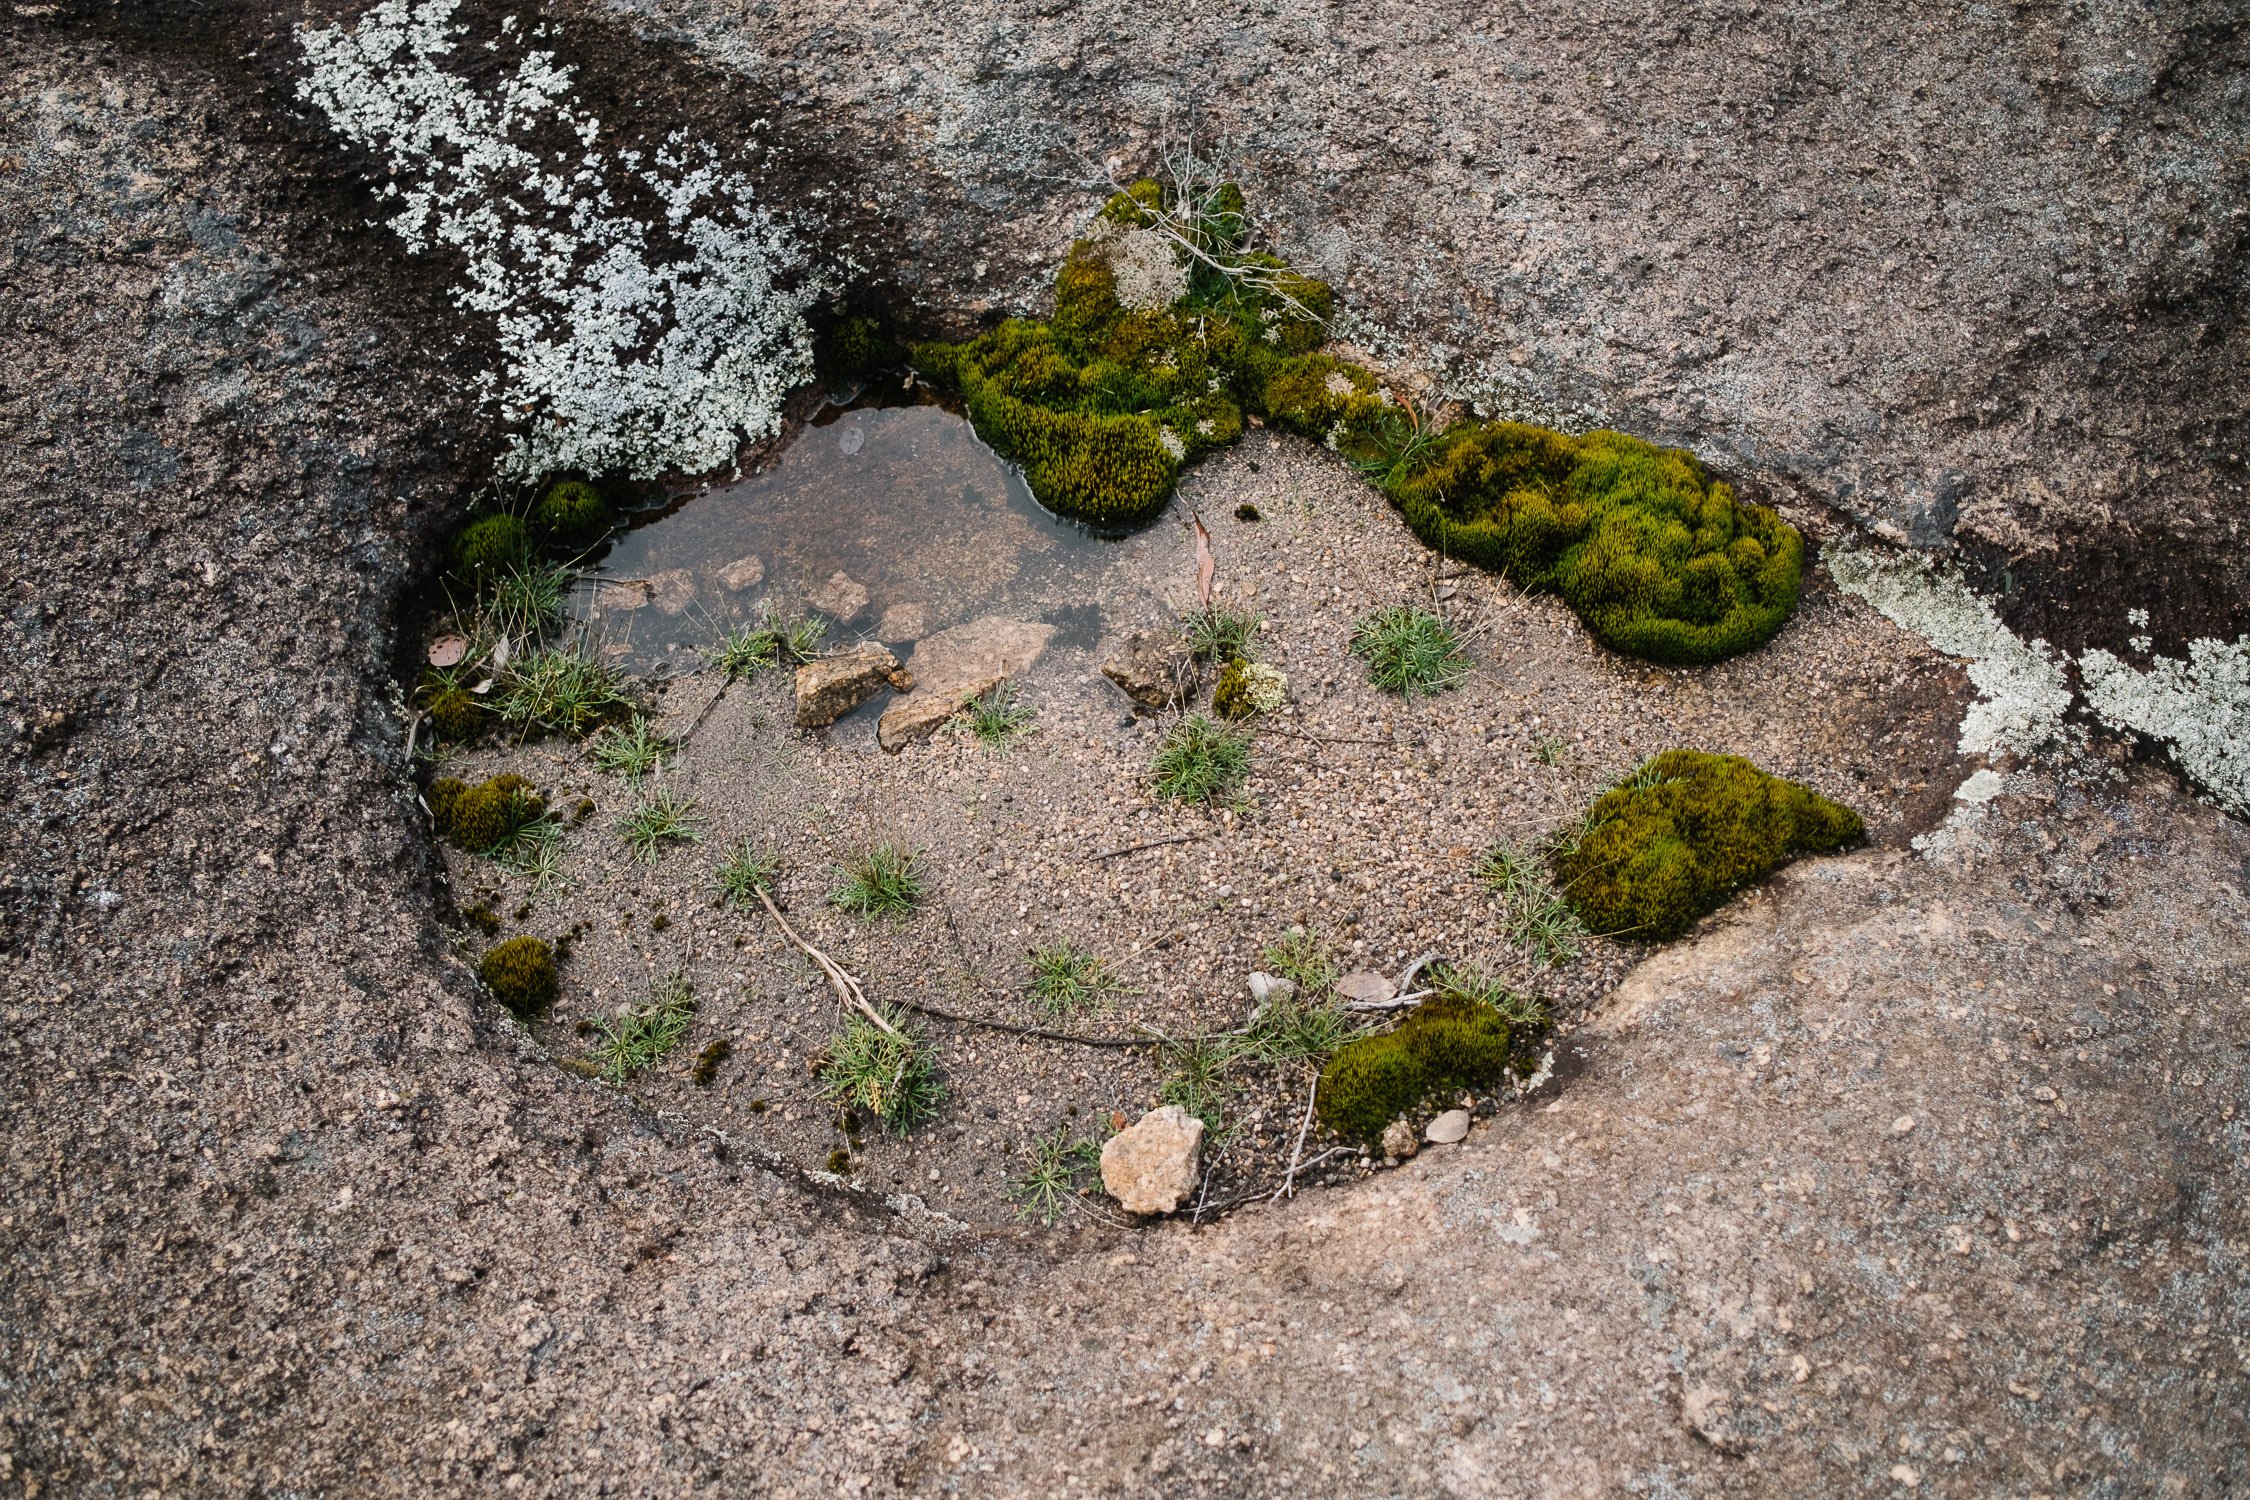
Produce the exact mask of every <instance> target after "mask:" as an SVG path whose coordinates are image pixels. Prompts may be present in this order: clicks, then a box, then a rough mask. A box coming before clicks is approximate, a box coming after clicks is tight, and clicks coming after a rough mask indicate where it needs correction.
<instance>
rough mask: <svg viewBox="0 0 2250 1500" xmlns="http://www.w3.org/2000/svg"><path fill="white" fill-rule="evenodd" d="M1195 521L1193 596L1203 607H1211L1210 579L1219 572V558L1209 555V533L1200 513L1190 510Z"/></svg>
mask: <svg viewBox="0 0 2250 1500" xmlns="http://www.w3.org/2000/svg"><path fill="white" fill-rule="evenodd" d="M1189 519H1190V520H1192V521H1194V522H1195V597H1196V602H1197V603H1198V604H1200V605H1201V606H1202V607H1203V608H1205V609H1209V608H1210V607H1211V580H1212V579H1213V578H1216V577H1217V576H1218V573H1219V560H1218V559H1217V558H1216V557H1213V556H1212V555H1211V533H1210V532H1209V531H1208V530H1207V529H1206V528H1205V527H1204V525H1203V517H1202V515H1201V514H1200V513H1197V512H1190V513H1189Z"/></svg>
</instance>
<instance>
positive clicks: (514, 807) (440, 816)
mask: <svg viewBox="0 0 2250 1500" xmlns="http://www.w3.org/2000/svg"><path fill="white" fill-rule="evenodd" d="M425 800H426V801H427V802H428V803H429V804H430V816H431V818H432V819H433V820H434V821H435V823H436V824H437V831H438V832H439V833H440V834H442V835H443V836H444V837H446V838H447V839H450V840H451V841H452V842H453V843H454V844H455V845H456V846H457V847H459V848H461V849H465V850H467V851H468V852H469V853H471V854H490V853H492V852H493V851H494V850H496V849H500V848H503V847H505V846H506V845H507V844H508V843H509V842H510V841H511V840H513V839H514V838H515V837H516V836H517V835H518V834H520V833H522V832H523V831H524V830H525V829H526V828H528V827H530V826H531V825H532V824H534V823H536V822H538V821H539V820H540V819H542V818H544V817H546V816H547V802H546V799H545V798H543V797H541V796H540V795H539V792H538V789H537V788H535V787H534V786H532V784H531V783H530V782H529V781H527V780H526V779H525V778H523V777H521V776H518V775H516V774H515V773H513V772H507V773H504V774H502V775H499V776H495V777H493V778H491V779H490V780H489V781H483V782H479V783H478V784H477V785H475V786H470V785H469V784H468V783H466V782H463V781H460V780H457V779H455V778H453V777H450V776H449V777H441V778H440V779H438V780H437V781H434V782H432V783H431V784H430V789H429V792H428V794H427V796H426V798H425Z"/></svg>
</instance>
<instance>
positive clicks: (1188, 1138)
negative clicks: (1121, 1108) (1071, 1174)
mask: <svg viewBox="0 0 2250 1500" xmlns="http://www.w3.org/2000/svg"><path fill="white" fill-rule="evenodd" d="M1202 1177H1203V1122H1202V1121H1201V1120H1198V1119H1197V1118H1196V1117H1195V1116H1193V1115H1191V1114H1189V1113H1188V1112H1187V1111H1186V1110H1184V1109H1182V1108H1180V1107H1179V1106H1178V1105H1177V1104H1167V1105H1164V1106H1163V1107H1162V1108H1159V1109H1152V1110H1150V1111H1149V1112H1148V1113H1147V1114H1145V1115H1143V1116H1141V1118H1140V1123H1138V1124H1136V1125H1134V1126H1133V1127H1132V1128H1131V1129H1129V1130H1120V1131H1119V1132H1118V1133H1117V1134H1115V1135H1113V1136H1111V1137H1110V1138H1109V1140H1108V1142H1107V1143H1106V1144H1105V1145H1104V1146H1103V1147H1102V1186H1103V1187H1104V1188H1106V1189H1108V1191H1109V1194H1110V1196H1111V1197H1113V1198H1115V1199H1116V1200H1117V1201H1118V1202H1119V1203H1120V1204H1122V1205H1123V1206H1124V1208H1125V1211H1126V1212H1127V1213H1133V1214H1168V1213H1171V1212H1173V1211H1174V1210H1175V1209H1177V1208H1178V1207H1179V1206H1180V1205H1181V1204H1182V1203H1185V1202H1186V1201H1187V1200H1188V1197H1189V1195H1190V1194H1192V1193H1194V1191H1195V1185H1196V1183H1197V1182H1199V1181H1201V1180H1202Z"/></svg>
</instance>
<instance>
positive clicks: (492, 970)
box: [477, 937, 560, 1021]
mask: <svg viewBox="0 0 2250 1500" xmlns="http://www.w3.org/2000/svg"><path fill="white" fill-rule="evenodd" d="M477 977H478V978H480V979H482V980H483V981H484V987H485V988H486V989H488V990H490V991H491V992H492V998H493V999H495V1000H497V1001H499V1002H500V1003H501V1004H502V1005H504V1006H506V1007H507V1008H508V1011H509V1012H510V1014H512V1015H514V1016H515V1017H516V1018H517V1019H518V1020H524V1021H528V1020H530V1019H531V1018H532V1017H534V1016H537V1015H539V1014H540V1013H541V1012H543V1011H544V1010H546V1008H547V1007H548V1006H550V1005H552V1004H554V1003H555V994H556V992H557V990H558V989H559V988H560V984H559V982H558V981H557V979H556V977H555V950H554V949H552V948H550V947H548V946H547V945H546V944H545V943H544V942H542V941H540V940H539V939H538V938H535V937H515V938H510V939H508V940H507V941H506V942H504V943H495V944H493V945H492V946H491V947H490V948H487V949H486V950H485V952H484V957H483V959H482V960H480V961H479V962H478V964H477Z"/></svg>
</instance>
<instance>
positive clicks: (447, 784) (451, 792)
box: [422, 776, 469, 834]
mask: <svg viewBox="0 0 2250 1500" xmlns="http://www.w3.org/2000/svg"><path fill="white" fill-rule="evenodd" d="M468 789H469V784H468V783H467V782H466V781H463V780H462V779H461V778H460V777H458V776H440V777H439V778H438V779H437V780H435V781H433V782H431V783H430V789H429V790H428V791H426V792H424V793H423V794H422V800H423V801H424V802H426V803H428V804H429V807H430V820H431V821H432V822H433V823H435V824H436V825H437V831H438V832H439V833H440V834H445V833H446V832H447V830H449V829H450V828H452V826H453V805H454V804H455V803H456V802H458V801H460V800H461V794H462V793H463V792H465V791H467V790H468Z"/></svg>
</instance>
